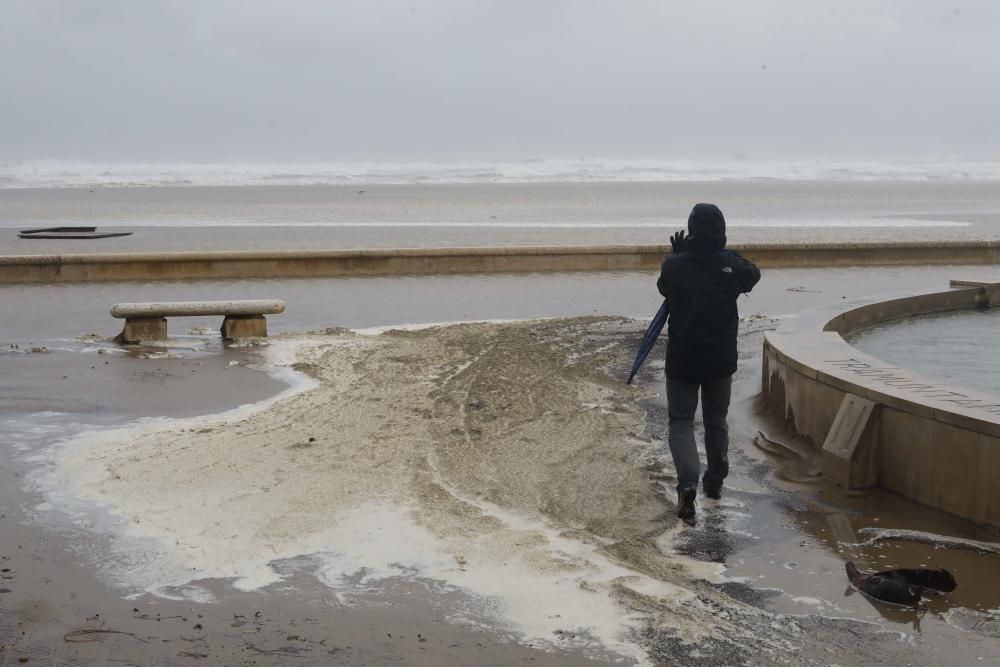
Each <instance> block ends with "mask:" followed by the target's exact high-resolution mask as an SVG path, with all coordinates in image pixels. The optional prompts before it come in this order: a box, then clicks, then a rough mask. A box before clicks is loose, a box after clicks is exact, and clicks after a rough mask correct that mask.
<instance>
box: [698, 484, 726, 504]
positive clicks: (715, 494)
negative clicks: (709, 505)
mask: <svg viewBox="0 0 1000 667" xmlns="http://www.w3.org/2000/svg"><path fill="white" fill-rule="evenodd" d="M702 487H703V488H704V489H705V495H706V496H708V497H709V498H711V499H712V500H718V499H719V498H721V497H722V484H721V483H720V484H712V483H710V482H703V483H702Z"/></svg>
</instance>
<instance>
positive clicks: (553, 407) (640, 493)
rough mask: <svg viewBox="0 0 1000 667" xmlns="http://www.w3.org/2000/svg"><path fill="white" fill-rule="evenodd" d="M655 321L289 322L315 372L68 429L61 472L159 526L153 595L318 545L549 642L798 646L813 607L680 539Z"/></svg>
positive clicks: (331, 559) (729, 649) (362, 568)
mask: <svg viewBox="0 0 1000 667" xmlns="http://www.w3.org/2000/svg"><path fill="white" fill-rule="evenodd" d="M641 329H642V326H641V324H639V323H636V322H633V321H629V320H624V319H617V318H596V317H595V318H579V319H563V320H543V321H529V322H514V323H471V324H457V325H450V326H441V327H434V328H427V329H419V330H390V331H385V332H382V333H376V334H372V333H368V334H363V333H358V332H351V331H347V330H328V331H326V332H321V333H316V332H314V333H310V334H296V335H288V336H283V337H280V338H279V339H276V340H275V341H274V342H273V343H272V346H271V350H270V352H271V355H272V357H273V359H272V361H275V362H278V363H280V358H281V357H283V356H287V355H288V353H293V356H294V361H291V360H286V362H285V363H288V364H290V365H293V367H294V368H295V369H297V370H298V371H300V372H302V373H305V374H307V375H309V376H311V377H312V378H314V379H315V381H316V384H315V386H314V387H312V388H311V389H307V390H305V391H303V392H301V393H298V394H295V395H292V396H290V397H287V398H285V399H283V400H280V401H277V402H274V403H272V404H271V405H269V406H268V407H266V408H265V409H261V410H258V411H255V412H247V411H246V410H238V411H234V412H232V413H229V414H227V415H221V416H217V417H211V418H199V419H188V420H171V421H166V422H163V421H160V422H156V423H153V424H147V425H145V426H140V427H137V428H135V429H132V430H129V431H119V432H114V433H111V434H106V435H104V436H102V437H99V438H92V439H91V440H90V441H82V442H77V443H73V446H67V447H65V448H64V449H63V454H62V456H61V459H60V463H59V466H58V470H57V475H56V477H57V478H58V479H60V480H61V483H62V484H63V486H64V488H65V489H68V490H69V491H70V492H71V493H74V494H76V495H77V496H79V497H83V498H85V499H88V500H91V501H94V502H96V503H98V504H99V505H102V506H105V507H106V508H107V509H109V510H110V511H111V512H113V513H114V514H116V515H118V516H119V517H122V518H124V519H125V521H124V522H122V523H123V525H125V526H126V528H124V535H120V536H118V537H119V540H120V541H122V542H129V541H133V542H136V543H141V542H143V541H145V542H146V543H148V542H149V540H152V543H153V544H155V545H156V546H155V551H156V556H155V558H152V559H149V563H150V564H149V566H148V568H146V569H147V570H148V571H146V572H140V571H138V570H136V569H135V568H133V569H132V570H131V571H130V573H129V574H128V577H131V578H132V581H131V584H132V585H133V586H136V585H138V586H140V587H143V588H146V589H147V590H151V591H153V592H161V593H163V594H169V593H170V591H176V590H178V588H179V587H180V588H182V587H184V586H185V585H186V584H188V583H189V582H192V581H197V580H201V579H206V578H231V579H233V580H234V585H235V586H237V587H239V588H244V589H254V588H259V587H262V586H265V585H268V584H270V583H273V582H275V581H278V580H280V578H281V576H282V574H281V573H282V572H283V571H284V568H286V567H287V566H288V563H289V562H290V561H291V559H295V558H296V557H298V556H302V555H311V556H312V559H311V562H313V563H318V564H319V565H318V568H319V569H318V575H319V576H320V579H321V580H322V581H324V583H326V584H327V585H328V586H329V587H330V588H331V594H330V596H331V597H334V596H342V595H343V596H349V595H350V594H351V592H352V591H355V590H357V588H358V587H359V586H361V587H364V588H365V589H367V590H371V588H372V587H377V586H378V581H379V580H380V579H384V578H388V577H413V578H419V579H421V580H425V581H429V582H437V585H440V586H442V587H443V588H442V590H450V591H454V590H459V591H462V592H464V593H466V594H469V596H470V597H469V599H472V600H474V601H476V602H475V604H473V605H472V607H470V608H469V609H466V610H458V611H454V610H453V611H452V612H451V613H452V617H453V618H454V619H455V620H456V621H469V620H474V621H475V620H478V621H479V622H484V620H483V619H487V620H486V621H485V622H490V623H491V624H492V625H493V626H494V627H500V628H504V629H506V630H508V631H509V632H510V633H511V634H512V635H513V636H515V637H517V638H518V639H519V640H521V641H530V642H534V643H535V645H539V644H541V645H545V644H551V645H553V646H555V645H564V646H565V645H573V646H576V647H578V648H583V649H584V650H587V651H589V652H591V654H592V655H593V656H594V657H608V656H611V655H618V656H624V657H626V658H629V659H631V660H634V661H636V662H645V661H646V660H647V659H648V657H649V656H650V655H652V656H653V657H654V659H655V658H656V656H657V655H658V653H659V654H660V655H661V656H664V655H677V646H678V645H680V644H686V643H687V642H688V641H690V640H695V642H696V643H695V644H692V647H697V648H698V650H699V651H703V652H705V651H707V652H708V654H713V655H715V656H716V657H722V656H728V658H732V659H734V660H737V661H738V662H743V661H745V660H744V659H745V658H747V657H748V656H749V653H747V652H752V653H753V654H754V655H757V656H762V655H771V656H772V658H773V657H774V656H775V655H781V656H784V655H785V654H786V653H787V651H789V650H794V646H795V645H796V644H799V642H800V641H802V640H803V639H804V635H803V633H804V628H805V627H806V626H807V625H809V624H810V623H809V621H808V619H797V620H793V619H791V618H783V617H777V616H774V615H771V614H769V613H767V612H765V611H763V610H761V609H758V608H756V607H754V606H751V605H749V604H744V603H742V602H739V601H737V600H735V599H733V598H732V597H730V596H728V595H727V594H725V593H724V592H723V591H722V590H721V589H720V588H718V587H716V586H713V585H711V583H710V582H711V581H715V582H717V583H718V582H719V570H718V567H717V566H713V565H705V564H701V563H697V562H694V561H691V560H689V559H687V558H684V557H681V556H679V555H677V554H675V553H673V550H672V548H671V539H672V535H673V532H674V531H673V530H672V529H673V528H674V526H675V519H674V515H673V510H674V507H673V502H672V495H673V493H672V486H673V480H672V479H671V476H670V471H669V469H667V470H666V471H663V466H662V464H661V462H659V461H658V460H656V457H658V456H659V455H660V453H659V452H658V447H659V443H658V440H659V436H658V434H657V435H655V436H654V435H650V432H649V431H647V429H646V424H645V416H644V412H643V400H645V399H650V398H653V396H652V392H651V391H650V389H648V388H646V389H642V388H635V387H627V386H626V385H625V384H624V382H623V381H622V380H621V379H620V378H614V377H612V376H611V375H610V374H609V373H608V372H607V369H608V368H609V367H612V368H615V369H618V368H619V367H622V368H624V366H626V365H627V364H629V362H630V355H631V352H632V348H633V346H634V344H635V341H636V340H637V336H638V335H640V332H641ZM647 372H649V373H654V371H653V370H649V371H647ZM616 373H617V371H616ZM651 386H656V387H658V386H659V383H657V384H656V385H651ZM656 430H657V431H658V430H659V429H658V428H657V429H656ZM651 470H652V471H656V474H651V472H650V471H651ZM729 502H736V503H738V502H739V501H737V500H730V501H729ZM135 562H136V561H134V562H133V563H132V564H133V565H134V563H135ZM140 569H141V568H140ZM125 583H130V582H128V581H126V582H125ZM831 629H833V626H829V624H827V631H830V630H831ZM814 630H815V628H814ZM856 631H857V630H856V629H854V630H853V632H856ZM809 641H810V642H822V641H823V640H822V636H821V635H820V634H813V635H811V637H810V640H809ZM713 650H714V651H717V652H716V653H712V651H713ZM768 661H769V660H764V662H768Z"/></svg>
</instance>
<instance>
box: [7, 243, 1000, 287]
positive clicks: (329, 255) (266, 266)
mask: <svg viewBox="0 0 1000 667" xmlns="http://www.w3.org/2000/svg"><path fill="white" fill-rule="evenodd" d="M732 249H734V250H737V251H739V252H741V253H743V254H744V255H746V256H747V257H748V258H749V259H751V260H752V261H754V262H755V263H757V264H758V265H759V266H762V267H765V268H767V267H812V266H855V265H906V264H987V263H1000V241H951V242H936V243H926V242H912V243H895V244H891V245H887V244H879V243H854V244H843V243H840V244H836V243H832V244H822V243H819V244H801V243H789V244H743V245H739V244H737V245H734V246H732ZM669 251H670V247H669V246H668V245H604V246H529V247H499V248H399V249H376V250H310V251H282V250H276V251H253V252H250V251H224V252H171V253H108V254H67V255H8V256H0V283H50V282H88V281H114V280H125V281H129V280H185V279H212V278H278V277H284V278H290V277H311V276H371V275H404V274H435V273H509V272H522V271H640V270H641V271H652V270H655V269H657V268H659V266H660V263H661V262H662V261H663V257H664V256H665V255H666V254H667V253H668V252H669Z"/></svg>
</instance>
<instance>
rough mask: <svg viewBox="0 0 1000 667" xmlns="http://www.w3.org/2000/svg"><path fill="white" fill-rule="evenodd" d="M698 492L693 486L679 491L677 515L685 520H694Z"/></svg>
mask: <svg viewBox="0 0 1000 667" xmlns="http://www.w3.org/2000/svg"><path fill="white" fill-rule="evenodd" d="M697 494H698V491H697V489H695V488H694V487H693V486H689V487H687V488H684V489H681V490H680V491H678V492H677V517H678V518H679V519H681V520H682V521H684V522H690V521H693V520H694V498H695V496H696V495H697Z"/></svg>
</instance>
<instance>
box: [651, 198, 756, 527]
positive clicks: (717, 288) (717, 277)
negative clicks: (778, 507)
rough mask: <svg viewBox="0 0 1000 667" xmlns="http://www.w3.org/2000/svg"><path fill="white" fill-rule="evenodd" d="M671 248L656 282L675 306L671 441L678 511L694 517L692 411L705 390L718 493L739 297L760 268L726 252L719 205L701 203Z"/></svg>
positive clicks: (712, 477) (707, 483) (707, 485)
mask: <svg viewBox="0 0 1000 667" xmlns="http://www.w3.org/2000/svg"><path fill="white" fill-rule="evenodd" d="M670 245H671V246H672V249H673V250H672V252H671V253H670V254H669V255H667V257H666V259H664V261H663V266H662V268H661V269H660V277H659V279H658V280H657V282H656V286H657V288H658V289H659V290H660V294H662V295H663V296H664V297H666V299H667V303H669V304H670V317H669V319H668V320H667V366H666V375H667V412H668V415H669V426H668V430H667V442H668V444H669V447H670V455H671V456H672V457H673V460H674V468H675V469H676V471H677V516H678V517H680V518H681V519H683V520H684V521H685V522H689V523H690V522H692V521H693V520H694V516H695V498H696V496H697V492H698V477H699V473H700V471H701V462H700V460H699V459H698V447H697V445H696V444H695V439H694V413H695V410H696V409H697V407H698V392H699V390H700V391H701V416H702V421H703V422H704V424H705V454H706V458H707V460H708V466H707V469H706V471H705V476H704V477H703V478H702V487H703V490H704V492H705V495H706V496H708V497H709V498H716V499H718V498H720V497H721V495H722V482H723V480H724V479H725V478H726V476H727V475H728V474H729V458H728V451H729V425H728V424H727V422H726V417H727V414H728V412H729V398H730V392H731V389H732V381H733V373H735V372H736V337H737V332H738V329H739V314H738V312H737V308H736V300H737V298H738V297H739V296H740V294H745V293H747V292H749V291H750V290H751V289H753V287H754V285H756V284H757V282H758V281H759V280H760V270H759V269H758V268H757V267H756V266H755V265H754V264H753V262H750V261H749V260H747V259H744V258H743V257H741V256H740V255H739V254H738V253H736V252H733V251H732V250H726V220H725V217H723V215H722V211H721V210H719V207H718V206H716V205H715V204H697V205H695V207H694V208H693V209H692V210H691V215H690V216H688V224H687V236H685V234H684V232H683V231H680V232H677V233H676V234H674V235H673V236H671V237H670Z"/></svg>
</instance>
